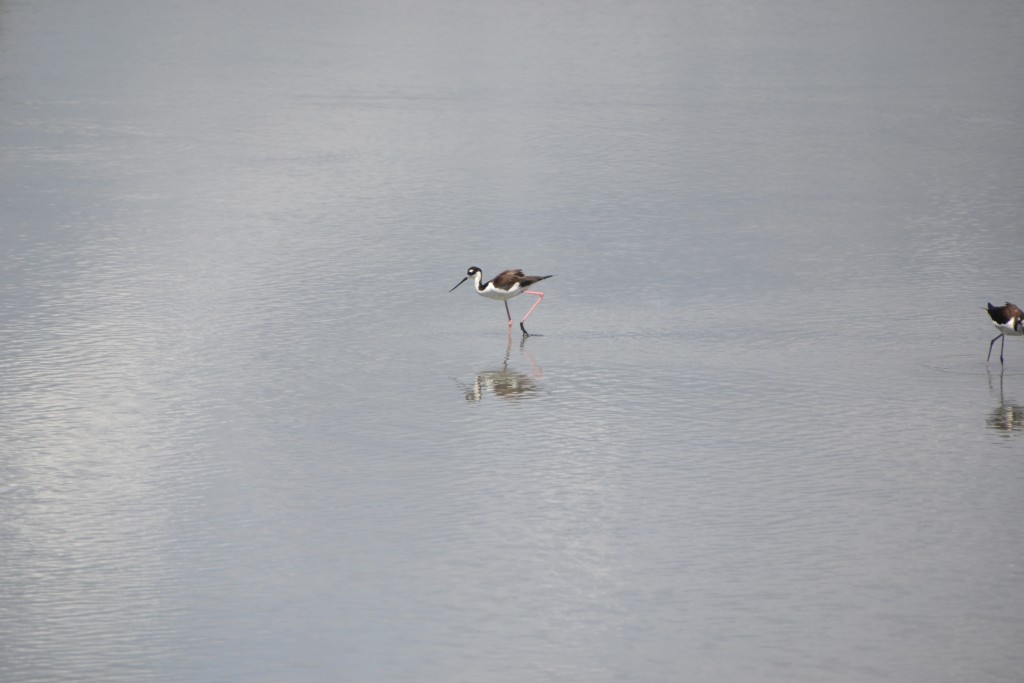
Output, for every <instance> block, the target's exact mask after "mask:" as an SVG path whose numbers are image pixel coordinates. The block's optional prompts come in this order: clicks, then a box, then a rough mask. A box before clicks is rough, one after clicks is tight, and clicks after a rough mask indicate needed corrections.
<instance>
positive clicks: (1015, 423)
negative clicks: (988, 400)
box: [985, 371, 1024, 436]
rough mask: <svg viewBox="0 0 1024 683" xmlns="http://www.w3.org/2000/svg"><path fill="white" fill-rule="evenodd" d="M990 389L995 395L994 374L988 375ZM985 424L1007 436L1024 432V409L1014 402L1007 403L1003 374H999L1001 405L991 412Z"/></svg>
mask: <svg viewBox="0 0 1024 683" xmlns="http://www.w3.org/2000/svg"><path fill="white" fill-rule="evenodd" d="M988 387H989V389H990V390H991V391H992V392H993V393H995V387H994V386H993V382H992V373H991V372H990V373H989V375H988ZM985 424H987V425H988V426H989V427H991V428H992V429H995V430H998V431H1000V432H1003V433H1004V434H1006V435H1007V436H1009V435H1010V434H1012V433H1014V432H1018V433H1019V432H1024V407H1022V406H1021V405H1020V404H1018V403H1014V402H1013V401H1007V400H1006V397H1005V396H1004V394H1003V373H1002V371H1000V373H999V404H998V405H997V406H996V407H995V408H993V409H992V410H991V412H989V414H988V417H987V418H985Z"/></svg>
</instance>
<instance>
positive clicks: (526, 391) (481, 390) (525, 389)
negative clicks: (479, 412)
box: [455, 332, 544, 403]
mask: <svg viewBox="0 0 1024 683" xmlns="http://www.w3.org/2000/svg"><path fill="white" fill-rule="evenodd" d="M526 340H527V337H523V339H522V341H520V342H519V353H520V354H521V355H522V356H523V357H524V358H526V360H527V362H528V363H529V364H530V367H531V372H529V373H526V372H519V371H518V370H514V369H510V368H509V367H508V364H509V361H510V360H511V358H512V334H511V332H510V333H509V337H508V347H507V348H506V349H505V359H504V360H503V361H502V364H501V368H500V369H494V370H484V371H482V372H478V373H477V375H476V379H474V380H473V382H472V383H470V384H466V383H465V382H461V381H459V380H457V379H456V380H455V382H456V383H457V384H458V385H459V386H460V387H461V388H462V390H463V391H464V392H465V393H466V400H467V401H472V402H474V403H475V402H478V401H481V400H483V397H484V395H485V394H488V393H490V394H494V395H495V396H499V397H501V398H504V399H507V400H510V401H518V400H520V399H524V398H530V397H531V396H535V395H537V394H538V393H539V392H540V390H541V385H540V384H539V383H538V380H540V378H541V377H543V376H544V373H543V371H541V369H540V368H539V367H537V362H536V361H535V360H534V359H533V356H532V355H530V352H529V351H527V350H526Z"/></svg>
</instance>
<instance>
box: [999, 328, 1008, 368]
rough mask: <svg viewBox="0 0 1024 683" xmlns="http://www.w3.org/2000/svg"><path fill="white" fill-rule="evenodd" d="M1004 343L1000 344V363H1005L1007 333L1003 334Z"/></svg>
mask: <svg viewBox="0 0 1024 683" xmlns="http://www.w3.org/2000/svg"><path fill="white" fill-rule="evenodd" d="M1002 337H1003V343H1002V344H1000V345H999V364H1000V365H1002V364H1003V349H1005V348H1006V335H1005V334H1004V335H1002Z"/></svg>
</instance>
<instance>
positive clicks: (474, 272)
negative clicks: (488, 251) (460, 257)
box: [448, 266, 551, 337]
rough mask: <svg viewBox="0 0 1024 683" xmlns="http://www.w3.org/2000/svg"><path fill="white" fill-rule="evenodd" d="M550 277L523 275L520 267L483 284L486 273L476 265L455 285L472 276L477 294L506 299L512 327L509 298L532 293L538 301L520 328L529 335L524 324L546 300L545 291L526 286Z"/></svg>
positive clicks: (507, 312) (453, 288) (506, 310)
mask: <svg viewBox="0 0 1024 683" xmlns="http://www.w3.org/2000/svg"><path fill="white" fill-rule="evenodd" d="M549 277H551V276H550V275H523V271H521V270H519V269H516V270H506V271H504V272H501V273H499V274H498V276H497V277H495V278H494V279H493V280H490V281H489V282H485V283H483V284H481V281H482V280H483V279H484V274H483V272H481V270H480V269H479V268H477V267H476V266H472V267H471V268H470V269H469V270H467V271H466V277H464V278H462V279H461V280H459V284H458V285H455V287H458V286H459V285H461V284H462V283H463V282H465V281H466V280H469V279H470V278H472V279H473V285H474V287H475V288H476V293H477V294H479V295H480V296H485V297H487V298H488V299H497V300H498V301H504V302H505V315H507V316H508V326H509V327H512V314H511V313H510V312H509V310H508V300H509V299H511V298H512V297H516V296H519V295H520V294H524V293H525V294H532V295H534V296H535V297H537V301H536V302H534V304H533V306H530V310H528V311H527V312H526V315H524V316H523V319H522V320H520V321H519V328H520V329H521V330H522V331H523V334H525V335H526V336H527V337H529V336H530V333H529V332H527V331H526V327H524V326H523V323H525V322H526V319H527V318H529V317H530V314H531V313H533V309H535V308H537V306H538V305H539V304H540V302H541V301H543V300H544V292H531V291H529V290H528V289H526V288H527V287H529V286H530V285H532V284H535V283H537V282H540V281H541V280H547V279H548V278H549ZM455 287H452V288H451V289H449V290H448V291H449V292H454V291H455Z"/></svg>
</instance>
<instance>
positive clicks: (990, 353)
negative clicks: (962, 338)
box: [509, 321, 1006, 363]
mask: <svg viewBox="0 0 1024 683" xmlns="http://www.w3.org/2000/svg"><path fill="white" fill-rule="evenodd" d="M509 322H511V321H509ZM1002 336H1003V335H1001V334H997V335H996V338H995V339H993V340H992V341H990V342H989V343H988V358H986V359H985V362H986V363H988V362H989V361H990V360H992V345H993V344H995V343H996V339H999V338H1000V337H1002ZM1003 343H1004V344H1005V343H1006V339H1005V338H1004V339H1003Z"/></svg>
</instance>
